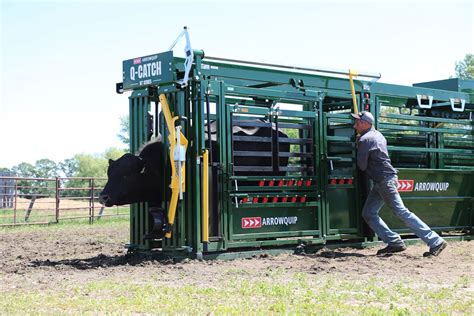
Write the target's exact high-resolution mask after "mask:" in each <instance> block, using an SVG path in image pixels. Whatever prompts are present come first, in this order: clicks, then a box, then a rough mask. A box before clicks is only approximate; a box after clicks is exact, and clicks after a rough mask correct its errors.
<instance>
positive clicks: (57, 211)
mask: <svg viewBox="0 0 474 316" xmlns="http://www.w3.org/2000/svg"><path fill="white" fill-rule="evenodd" d="M59 181H60V180H59V177H56V223H59V197H60V194H59V189H60V188H61V183H60V182H59Z"/></svg>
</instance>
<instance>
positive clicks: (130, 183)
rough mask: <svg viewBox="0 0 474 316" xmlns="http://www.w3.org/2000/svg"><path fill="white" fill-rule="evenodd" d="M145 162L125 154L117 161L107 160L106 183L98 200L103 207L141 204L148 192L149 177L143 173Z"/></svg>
mask: <svg viewBox="0 0 474 316" xmlns="http://www.w3.org/2000/svg"><path fill="white" fill-rule="evenodd" d="M144 167H145V162H144V161H143V159H141V158H140V157H137V156H134V155H132V154H129V153H127V154H125V155H123V156H122V157H120V158H119V159H117V160H115V161H114V160H112V159H110V160H109V167H108V169H107V176H108V181H107V184H106V185H105V187H104V190H103V191H102V192H101V193H100V196H99V200H100V202H101V203H102V204H104V205H105V206H113V205H125V204H130V203H135V202H142V201H144V199H145V198H146V197H145V195H146V193H147V192H148V191H149V190H147V189H146V186H148V185H150V184H149V182H150V181H149V179H148V178H149V177H147V175H145V174H144V173H143V170H144Z"/></svg>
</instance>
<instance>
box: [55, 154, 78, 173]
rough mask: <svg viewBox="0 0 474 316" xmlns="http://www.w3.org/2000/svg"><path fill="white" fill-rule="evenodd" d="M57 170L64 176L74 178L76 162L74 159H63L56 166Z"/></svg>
mask: <svg viewBox="0 0 474 316" xmlns="http://www.w3.org/2000/svg"><path fill="white" fill-rule="evenodd" d="M58 168H59V170H60V171H61V172H62V173H63V175H64V176H66V177H74V175H75V174H76V172H77V168H78V166H77V160H76V159H74V158H69V159H65V160H63V161H61V162H60V163H59V164H58Z"/></svg>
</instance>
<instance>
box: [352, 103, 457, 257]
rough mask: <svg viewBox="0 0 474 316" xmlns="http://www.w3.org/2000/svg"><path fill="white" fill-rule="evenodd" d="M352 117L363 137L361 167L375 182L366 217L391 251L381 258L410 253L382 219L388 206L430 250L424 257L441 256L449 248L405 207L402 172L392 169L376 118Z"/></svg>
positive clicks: (359, 143)
mask: <svg viewBox="0 0 474 316" xmlns="http://www.w3.org/2000/svg"><path fill="white" fill-rule="evenodd" d="M351 115H352V116H353V117H354V118H355V124H354V129H355V130H356V131H357V133H358V134H359V135H360V136H358V137H357V138H358V139H357V140H356V142H357V166H358V167H359V168H360V169H361V170H362V171H365V172H367V175H368V176H369V178H371V179H372V180H373V182H374V186H373V188H372V189H371V190H370V193H369V195H368V197H367V200H366V201H365V204H364V208H363V210H362V217H364V220H365V221H366V222H367V224H368V225H369V226H370V228H371V229H372V230H373V231H374V232H375V233H376V234H377V235H378V236H379V238H380V239H382V240H383V241H384V242H385V243H386V244H387V247H385V248H383V249H380V250H379V251H377V255H383V254H391V253H395V252H401V251H404V250H405V249H407V247H406V245H405V243H404V242H403V240H402V239H401V238H400V235H398V234H397V233H395V232H393V231H392V230H390V228H389V227H388V226H387V224H385V222H384V221H383V220H382V219H381V218H380V216H379V212H380V209H381V208H382V206H383V205H384V204H387V205H388V206H389V207H390V209H391V210H392V212H393V213H394V214H395V215H397V217H398V218H400V219H401V220H402V221H403V222H404V223H405V225H406V226H407V227H408V228H410V230H411V231H412V232H413V233H415V235H416V236H418V237H419V238H421V239H422V240H423V241H424V242H425V243H426V244H427V245H428V246H429V251H427V252H425V253H424V254H423V256H425V257H428V256H437V255H439V254H440V253H441V251H443V249H444V248H446V246H447V245H448V244H447V242H446V241H445V240H444V239H443V238H441V237H440V236H439V235H438V234H437V233H436V232H434V231H432V230H431V228H429V227H428V225H426V224H425V223H424V222H423V221H422V220H421V219H419V218H418V216H416V215H415V214H414V213H412V212H410V211H409V210H408V209H407V208H406V207H405V205H404V204H403V201H402V199H401V197H400V194H399V193H398V190H397V184H398V178H397V173H398V171H397V170H396V169H395V168H394V167H393V166H392V163H391V161H390V158H389V156H388V151H387V140H386V139H385V137H384V136H383V135H382V133H380V132H379V131H377V130H375V129H374V128H373V124H374V117H373V115H372V114H371V113H370V112H367V111H363V112H360V113H358V114H351Z"/></svg>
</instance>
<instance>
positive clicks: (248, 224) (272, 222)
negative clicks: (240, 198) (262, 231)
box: [242, 216, 298, 228]
mask: <svg viewBox="0 0 474 316" xmlns="http://www.w3.org/2000/svg"><path fill="white" fill-rule="evenodd" d="M297 221H298V216H279V217H264V218H263V219H262V218H261V217H242V228H261V227H262V226H278V225H284V226H288V225H294V224H296V222H297Z"/></svg>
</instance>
